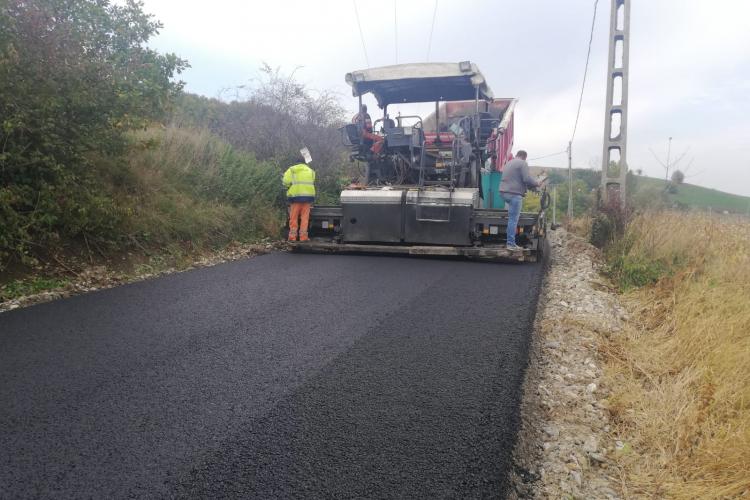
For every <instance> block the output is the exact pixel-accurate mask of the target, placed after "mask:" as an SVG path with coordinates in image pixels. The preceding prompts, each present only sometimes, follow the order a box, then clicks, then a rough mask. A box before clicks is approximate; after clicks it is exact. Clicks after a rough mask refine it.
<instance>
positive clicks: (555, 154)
mask: <svg viewBox="0 0 750 500" xmlns="http://www.w3.org/2000/svg"><path fill="white" fill-rule="evenodd" d="M567 152H568V150H567V149H566V150H565V151H558V152H557V153H552V154H548V155H544V156H537V157H536V158H529V161H533V160H541V159H543V158H549V157H551V156H557V155H561V154H563V153H567Z"/></svg>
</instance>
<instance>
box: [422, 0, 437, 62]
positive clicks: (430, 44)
mask: <svg viewBox="0 0 750 500" xmlns="http://www.w3.org/2000/svg"><path fill="white" fill-rule="evenodd" d="M437 4H438V0H435V8H434V9H433V10H432V27H431V28H430V38H429V39H428V40H427V59H425V60H426V61H427V62H430V49H432V34H433V32H434V31H435V17H436V16H437Z"/></svg>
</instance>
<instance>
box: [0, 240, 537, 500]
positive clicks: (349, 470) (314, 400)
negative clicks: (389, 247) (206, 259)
mask: <svg viewBox="0 0 750 500" xmlns="http://www.w3.org/2000/svg"><path fill="white" fill-rule="evenodd" d="M542 272H543V266H542V265H540V264H525V265H502V264H487V263H473V262H464V261H444V260H420V259H413V258H411V259H410V258H395V257H376V256H327V255H293V254H287V253H272V254H269V255H265V256H261V257H256V258H253V259H248V260H244V261H237V262H232V263H227V264H222V265H219V266H215V267H212V268H206V269H200V270H194V271H190V272H185V273H180V274H173V275H170V276H166V277H163V278H160V279H155V280H150V281H144V282H140V283H135V284H130V285H126V286H122V287H118V288H114V289H110V290H104V291H100V292H96V293H90V294H86V295H81V296H77V297H72V298H70V299H66V300H60V301H56V302H51V303H47V304H41V305H37V306H34V307H29V308H27V309H20V310H15V311H11V312H8V313H3V314H0V497H1V498H30V497H35V498H40V497H41V498H53V497H54V498H69V497H75V498H105V497H107V498H110V497H115V498H123V497H128V498H133V497H149V498H218V497H242V498H264V499H265V498H289V497H293V498H363V497H368V498H416V497H420V498H477V497H481V498H496V497H502V496H503V495H504V492H505V489H506V486H507V485H506V483H507V473H508V471H509V468H510V451H511V448H512V446H513V444H514V436H515V433H516V430H517V428H518V424H519V417H518V405H519V399H520V386H521V384H522V380H523V372H524V367H525V365H526V362H527V356H528V346H529V342H530V339H529V335H530V331H531V327H532V322H533V316H534V313H535V308H536V301H537V296H538V292H539V285H540V282H541V277H542Z"/></svg>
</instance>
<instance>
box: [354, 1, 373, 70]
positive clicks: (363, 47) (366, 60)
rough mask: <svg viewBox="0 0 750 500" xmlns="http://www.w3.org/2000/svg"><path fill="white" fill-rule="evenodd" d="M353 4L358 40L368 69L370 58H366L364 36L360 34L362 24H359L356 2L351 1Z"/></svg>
mask: <svg viewBox="0 0 750 500" xmlns="http://www.w3.org/2000/svg"><path fill="white" fill-rule="evenodd" d="M352 3H353V4H354V14H355V15H356V16H357V26H358V27H359V39H360V40H361V41H362V52H364V53H365V62H366V63H367V67H368V68H369V67H370V58H369V57H367V47H365V36H364V35H363V34H362V24H361V23H360V22H359V9H357V0H352Z"/></svg>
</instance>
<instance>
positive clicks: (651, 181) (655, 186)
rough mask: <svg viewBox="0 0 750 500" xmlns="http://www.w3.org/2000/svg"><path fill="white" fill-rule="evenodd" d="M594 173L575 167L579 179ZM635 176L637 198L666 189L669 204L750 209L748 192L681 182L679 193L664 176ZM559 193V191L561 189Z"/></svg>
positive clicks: (560, 174)
mask: <svg viewBox="0 0 750 500" xmlns="http://www.w3.org/2000/svg"><path fill="white" fill-rule="evenodd" d="M541 170H542V168H541V167H532V173H533V174H536V173H538V172H539V171H541ZM544 170H546V171H547V172H549V173H554V174H555V175H556V176H558V177H560V178H561V179H565V178H567V175H568V172H567V170H566V169H562V168H544ZM591 173H592V171H590V170H584V169H573V175H574V176H575V177H576V178H578V179H582V178H583V176H586V178H588V179H590V178H591V175H589V174H591ZM596 179H598V172H596ZM635 179H636V181H637V183H636V191H635V193H631V194H633V198H634V199H635V200H636V202H649V201H654V199H655V198H656V197H659V196H660V195H661V194H662V193H664V195H665V196H666V200H665V201H666V202H667V203H666V204H667V205H670V206H674V205H676V206H678V207H685V208H692V209H698V210H708V209H709V208H711V210H712V211H714V212H723V211H725V210H726V211H727V212H730V213H735V214H747V213H749V212H750V197H748V196H740V195H737V194H730V193H725V192H723V191H718V190H716V189H710V188H706V187H702V186H696V185H694V184H682V185H680V186H677V192H676V193H665V192H664V191H665V187H666V181H665V180H664V179H656V178H654V177H646V176H643V175H636V176H635ZM639 194H640V197H639ZM558 195H560V193H559V192H558Z"/></svg>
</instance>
